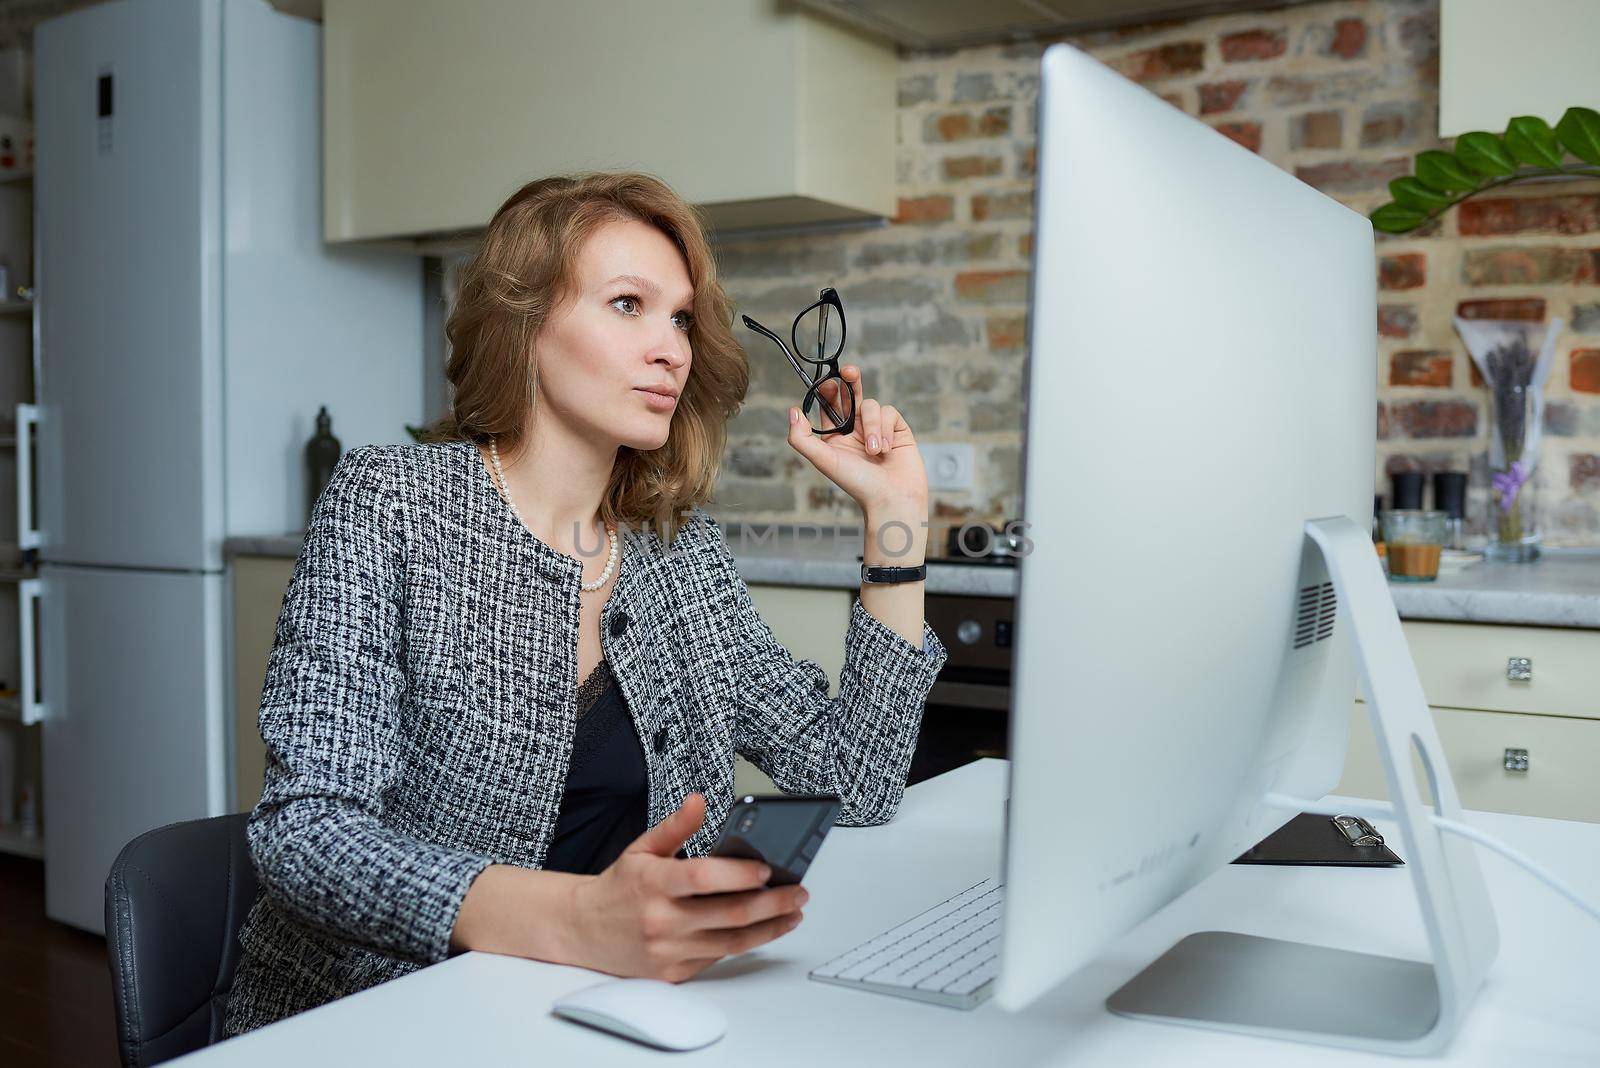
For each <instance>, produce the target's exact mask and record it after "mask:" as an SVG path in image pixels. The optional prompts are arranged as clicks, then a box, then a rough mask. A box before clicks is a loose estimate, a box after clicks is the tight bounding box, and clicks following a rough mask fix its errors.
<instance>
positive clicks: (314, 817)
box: [226, 174, 946, 1034]
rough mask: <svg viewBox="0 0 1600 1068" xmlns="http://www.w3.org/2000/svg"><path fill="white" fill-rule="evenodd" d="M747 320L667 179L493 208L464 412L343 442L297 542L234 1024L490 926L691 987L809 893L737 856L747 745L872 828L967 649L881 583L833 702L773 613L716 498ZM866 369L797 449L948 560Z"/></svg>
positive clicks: (496, 938)
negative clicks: (726, 534) (738, 323)
mask: <svg viewBox="0 0 1600 1068" xmlns="http://www.w3.org/2000/svg"><path fill="white" fill-rule="evenodd" d="M730 319H731V310H730V305H729V302H728V299H727V297H726V296H725V294H724V293H723V291H722V289H721V287H720V286H719V285H718V283H717V280H716V272H715V266H714V263H713V261H712V258H711V254H710V252H709V249H708V247H707V244H706V240H705V238H704V236H703V234H702V233H701V230H700V227H699V224H698V222H697V220H696V217H695V215H694V213H693V211H692V210H691V209H690V208H689V207H688V206H687V205H686V204H685V203H684V202H683V201H682V200H681V199H680V198H679V197H678V196H677V195H676V194H675V193H673V192H672V191H671V190H670V189H669V188H668V187H667V186H665V185H664V184H663V183H661V182H660V181H658V180H656V179H654V178H651V177H649V176H645V175H637V174H591V175H585V176H581V177H576V178H573V177H558V178H549V179H544V180H541V181H536V182H532V183H530V184H528V185H527V186H525V187H523V188H522V189H521V190H519V191H518V192H517V193H516V194H515V195H513V196H512V197H511V198H510V199H509V200H507V201H506V203H505V204H504V205H502V207H501V208H500V210H499V211H498V212H496V214H495V217H494V219H493V220H492V221H491V222H490V224H489V228H488V231H487V233H486V235H485V237H484V239H483V242H482V245H481V247H480V248H479V250H478V252H477V254H476V256H475V257H474V259H473V260H472V261H471V263H470V264H469V265H468V266H467V267H466V268H465V270H464V273H463V281H462V286H461V291H460V296H459V298H458V302H457V306H456V308H455V310H454V311H453V313H452V314H451V316H450V321H449V324H448V334H449V338H450V342H451V357H450V362H449V366H448V368H447V375H448V377H449V379H450V381H451V383H452V385H453V386H454V399H453V406H452V413H451V415H450V416H449V417H447V418H446V419H444V420H442V421H441V423H440V424H439V425H438V426H437V427H435V428H434V433H433V435H432V438H433V440H432V441H430V442H429V443H427V444H421V445H407V446H369V447H366V448H360V449H355V450H353V451H352V452H350V453H349V454H347V455H346V456H344V457H343V458H342V459H341V460H340V462H339V464H338V466H337V468H336V469H335V471H334V474H333V477H332V479H331V480H330V482H329V483H328V486H327V488H326V489H325V490H324V492H323V494H322V496H321V498H320V499H319V501H318V502H317V506H316V509H315V513H314V515H313V517H312V521H311V524H310V529H309V530H308V531H307V533H306V538H305V542H304V545H303V547H302V548H301V551H300V556H299V559H298V560H297V561H296V564H295V570H294V577H293V579H292V580H291V582H290V585H289V589H288V592H287V594H286V595H285V598H284V604H283V609H282V613H281V615H280V616H279V619H278V627H277V634H276V639H275V641H274V644H273V648H272V652H271V655H270V657H269V659H268V664H267V674H266V681H265V685H264V688H263V693H262V699H261V711H260V726H261V735H262V738H263V739H264V740H265V741H266V744H267V751H268V758H267V769H266V775H265V781H264V786H263V790H262V795H261V800H260V802H259V804H257V806H256V808H255V811H254V812H253V813H252V815H251V819H250V823H249V839H250V849H251V855H252V857H253V858H254V861H255V864H256V867H257V869H258V872H259V875H260V880H261V885H262V888H263V892H262V893H261V895H260V897H259V899H258V900H257V902H256V904H255V906H254V908H253V909H252V910H251V913H250V915H249V917H248V919H247V920H246V923H245V926H244V928H243V929H242V931H241V933H240V942H241V945H242V946H243V954H242V957H241V960H240V964H239V969H238V973H237V976H236V978H235V981H234V985H233V989H232V993H231V995H230V998H229V1005H228V1014H227V1024H226V1026H227V1030H228V1032H229V1033H231V1034H237V1033H239V1032H242V1031H246V1030H249V1029H251V1028H254V1027H258V1026H261V1025H262V1024H266V1023H269V1022H271V1021H273V1020H276V1019H279V1018H281V1017H283V1016H286V1015H289V1014H291V1013H295V1012H299V1011H302V1010H304V1009H308V1008H311V1007H313V1006H315V1005H318V1004H321V1003H323V1002H326V1001H329V1000H331V999H333V998H336V997H340V996H343V995H345V994H349V993H353V992H355V991H357V990H360V989H362V988H364V987H368V986H371V985H373V984H375V983H379V982H383V981H385V980H388V979H392V978H395V977H396V976H399V975H402V974H404V973H406V972H408V971H410V970H412V969H414V968H416V967H418V966H420V965H425V964H429V963H433V962H436V961H439V960H442V959H444V958H445V957H446V956H448V955H449V954H451V953H453V952H459V951H462V950H467V949H480V950H488V951H491V952H495V953H502V954H513V955H518V956H524V957H530V958H535V959H539V960H546V961H555V962H560V963H568V964H576V965H580V966H583V967H588V968H593V969H596V970H599V971H603V972H607V973H610V974H613V975H621V976H652V977H657V978H664V979H668V980H671V981H680V980H683V979H686V978H688V977H689V976H692V975H694V974H696V973H697V972H699V971H700V970H702V969H704V968H705V967H707V966H709V965H710V964H712V963H714V962H715V961H717V960H718V959H720V958H721V957H723V956H726V955H728V954H733V953H740V952H743V951H745V950H748V949H751V948H753V947H755V946H758V945H761V944H763V943H766V942H768V941H771V940H772V939H774V938H777V937H778V936H780V935H782V934H783V933H784V932H786V931H788V930H790V929H792V928H793V927H794V926H795V925H796V924H797V923H798V922H799V920H800V914H801V913H800V910H801V907H802V905H803V904H804V903H805V899H806V894H805V891H803V890H800V889H799V888H798V887H778V888H771V889H763V887H764V884H765V881H766V879H767V877H768V874H769V873H768V872H767V871H766V870H765V868H764V866H763V865H761V864H760V863H759V862H756V861H751V860H735V859H730V858H719V857H710V856H707V855H706V854H707V853H708V851H709V849H710V847H711V845H712V844H713V842H714V840H715V836H716V833H717V830H718V829H719V827H720V826H721V823H722V820H723V817H724V816H725V814H726V813H727V811H728V809H729V808H730V806H731V804H732V801H733V766H734V754H735V753H736V752H737V753H741V754H743V755H744V756H746V757H747V758H748V759H750V760H751V761H753V762H754V763H755V764H756V765H757V766H758V767H760V768H761V769H762V770H763V771H765V772H766V773H767V774H768V775H770V776H771V777H772V779H773V780H774V781H775V782H776V784H777V785H778V787H779V788H781V789H783V790H785V791H788V792H794V793H827V794H836V795H838V796H839V797H840V799H841V801H842V808H841V814H840V818H839V823H841V824H845V825H852V824H853V825H868V824H876V823H882V822H885V821H887V820H888V819H890V818H891V817H892V816H893V814H894V812H895V810H896V808H897V806H898V805H899V802H900V799H901V796H902V794H903V791H904V784H905V777H906V771H907V769H908V767H909V765H910V761H911V756H912V750H913V748H914V747H915V743H916V737H917V730H918V727H919V725H920V722H921V713H922V706H923V702H924V700H925V698H926V696H927V692H928V689H929V687H930V686H931V685H932V683H933V680H934V678H935V676H936V675H937V674H938V671H939V668H940V667H941V666H942V665H943V663H944V660H945V656H946V653H945V650H944V648H943V646H942V645H941V644H940V643H939V639H938V638H937V637H936V636H935V635H934V633H933V631H932V629H931V628H929V627H928V626H927V624H926V623H925V622H924V621H923V615H922V612H923V605H922V583H920V582H910V583H903V584H898V585H888V586H877V585H871V586H869V587H867V588H865V589H863V591H862V594H861V597H860V598H859V599H858V600H857V601H856V602H855V604H854V605H853V607H852V610H851V616H850V621H849V625H848V630H847V633H846V636H845V654H846V662H845V665H844V668H843V671H842V673H841V678H840V691H839V696H838V697H837V698H836V699H830V698H829V696H828V681H829V680H828V678H827V675H826V674H825V673H824V671H823V670H822V669H821V668H820V667H819V666H818V665H817V664H816V663H815V662H814V661H810V660H800V661H795V660H793V659H791V658H790V656H789V655H788V653H787V652H786V651H785V650H784V648H783V647H782V646H781V645H780V644H779V643H778V642H777V641H776V640H775V639H774V637H773V635H772V632H771V631H770V630H769V629H768V628H767V626H766V625H765V623H763V622H762V619H761V617H760V616H759V615H758V614H757V613H756V611H755V609H754V606H753V605H752V603H751V600H750V595H749V591H748V589H747V588H746V587H745V585H744V583H743V582H742V580H741V579H740V577H739V574H738V572H737V570H736V569H735V566H734V561H733V558H732V556H731V554H730V553H729V551H728V549H727V547H726V545H725V544H724V542H723V540H722V537H721V534H720V531H719V530H718V527H717V526H716V524H715V523H714V522H713V521H712V519H711V518H710V516H709V515H707V514H706V513H705V512H704V511H703V510H702V509H700V508H699V507H698V505H699V504H700V503H702V502H704V501H706V500H708V499H709V497H710V492H711V489H712V488H713V486H714V483H715V480H716V471H717V465H718V461H719V459H720V456H721V453H722V449H723V444H724V440H725V437H724V431H725V424H726V422H727V420H728V419H729V417H730V416H732V415H733V413H734V412H735V411H736V410H737V408H738V405H739V404H740V402H741V401H742V400H743V397H744V393H745V389H746V385H747V382H748V374H749V373H748V366H747V364H746V362H745V357H744V354H743V352H742V351H741V350H740V348H739V346H738V344H737V343H736V342H735V341H734V339H733V336H732V333H731V328H730V327H731V324H730ZM841 371H842V373H843V375H844V378H845V380H846V382H847V383H848V385H849V388H851V389H853V390H855V391H856V399H857V409H858V422H859V424H860V425H859V427H858V428H857V429H856V430H855V431H854V432H853V433H851V434H849V435H845V434H835V435H829V436H814V435H813V434H812V432H811V430H810V427H809V425H808V424H807V423H806V422H805V421H804V420H800V421H796V419H797V417H798V415H799V410H798V409H791V412H790V415H791V423H790V430H789V443H790V445H791V446H793V447H794V449H795V450H796V451H798V452H799V453H800V454H801V455H802V456H804V457H805V458H806V459H807V460H809V461H810V462H811V463H812V464H814V465H815V466H816V467H817V469H818V470H819V471H821V472H822V473H823V474H824V475H825V476H827V477H828V478H829V479H831V480H832V481H833V482H834V483H836V484H837V485H838V486H839V487H840V488H841V489H842V490H844V491H845V492H846V493H848V494H849V495H850V496H851V497H852V498H853V499H854V500H855V501H856V502H857V503H858V504H860V505H861V507H862V509H863V511H864V513H865V517H866V527H867V533H868V537H867V538H866V546H865V556H866V559H867V562H868V563H883V564H892V565H916V564H920V563H922V561H923V549H924V544H925V534H926V531H925V528H924V526H923V524H924V522H925V521H926V518H927V479H926V476H925V474H924V472H923V468H922V463H921V460H920V457H919V454H918V451H917V448H916V444H915V442H914V440H913V439H912V436H911V430H910V428H909V427H907V426H906V424H905V421H904V420H903V419H902V418H901V417H900V415H899V413H898V412H896V411H895V410H894V408H893V407H891V406H889V405H887V404H879V403H878V402H877V401H875V400H871V399H866V398H863V397H862V396H861V388H862V385H861V375H860V372H859V370H858V369H857V368H854V367H843V368H841ZM830 399H832V400H834V401H842V400H843V399H844V398H843V397H842V395H841V394H840V393H838V392H837V391H835V392H834V393H833V395H832V396H831V398H830ZM623 524H629V525H637V526H639V527H641V528H645V527H648V526H652V525H653V526H656V527H659V528H660V531H661V533H656V532H654V531H649V532H646V533H644V534H642V535H641V536H639V537H634V536H632V535H631V534H630V536H629V537H627V538H623V537H622V536H621V534H620V532H619V531H618V530H617V528H618V526H620V525H623ZM880 532H884V533H886V534H887V533H892V534H894V535H896V537H894V538H893V539H892V540H891V538H890V537H887V536H886V537H884V538H883V539H881V542H882V543H881V544H880V539H879V538H878V536H877V535H878V533H880ZM907 535H909V536H910V537H909V544H907ZM889 550H895V551H892V552H891V551H889ZM579 680H583V681H582V683H581V684H580V681H579ZM680 851H681V854H682V856H679V855H678V854H679V853H680Z"/></svg>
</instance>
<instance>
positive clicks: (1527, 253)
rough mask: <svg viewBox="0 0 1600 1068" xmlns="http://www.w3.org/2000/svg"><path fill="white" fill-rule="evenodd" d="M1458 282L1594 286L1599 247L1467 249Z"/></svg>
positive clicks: (1597, 276) (1598, 278)
mask: <svg viewBox="0 0 1600 1068" xmlns="http://www.w3.org/2000/svg"><path fill="white" fill-rule="evenodd" d="M1461 280H1462V281H1463V282H1465V283H1467V284H1468V285H1472V286H1506V285H1548V284H1561V283H1566V284H1568V285H1593V284H1595V283H1596V282H1600V248H1559V247H1554V246H1549V245H1542V246H1534V247H1513V246H1506V247H1501V248H1485V249H1468V250H1467V252H1466V255H1464V256H1463V257H1462V258H1461Z"/></svg>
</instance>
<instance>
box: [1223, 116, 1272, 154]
mask: <svg viewBox="0 0 1600 1068" xmlns="http://www.w3.org/2000/svg"><path fill="white" fill-rule="evenodd" d="M1212 129H1214V130H1216V131H1217V132H1218V133H1219V134H1221V135H1222V136H1224V137H1226V138H1228V139H1229V140H1230V141H1233V142H1235V143H1236V144H1240V145H1243V146H1244V147H1245V148H1248V149H1249V150H1250V151H1252V152H1260V151H1261V124H1260V123H1259V122H1221V123H1217V124H1216V125H1215V126H1213V127H1212Z"/></svg>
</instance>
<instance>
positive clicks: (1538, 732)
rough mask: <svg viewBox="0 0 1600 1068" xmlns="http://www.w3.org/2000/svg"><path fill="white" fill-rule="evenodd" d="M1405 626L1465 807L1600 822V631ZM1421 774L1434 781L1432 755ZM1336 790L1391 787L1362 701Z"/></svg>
mask: <svg viewBox="0 0 1600 1068" xmlns="http://www.w3.org/2000/svg"><path fill="white" fill-rule="evenodd" d="M1404 630H1405V635H1406V643H1407V645H1408V646H1409V647H1410V650H1411V656H1412V659H1413V661H1414V662H1415V663H1416V665H1417V675H1418V677H1419V678H1420V680H1421V682H1422V691H1423V693H1424V695H1425V696H1426V697H1427V699H1428V703H1429V705H1430V706H1431V707H1432V709H1433V719H1434V723H1435V725H1436V726H1437V728H1438V731H1439V741H1440V744H1441V745H1442V746H1443V747H1444V751H1445V757H1446V759H1447V760H1448V761H1449V763H1450V774H1451V777H1452V778H1453V779H1454V780H1455V784H1456V792H1457V793H1458V795H1459V796H1460V798H1461V803H1462V805H1463V806H1464V807H1466V808H1476V809H1486V810H1489V811H1494V812H1511V813H1516V814H1519V815H1527V816H1551V817H1555V818H1558V819H1577V820H1588V821H1590V822H1600V776H1597V774H1596V769H1597V768H1600V631H1596V630H1585V629H1577V628H1559V627H1524V626H1501V625H1489V624H1475V623H1441V622H1431V621H1420V620H1408V621H1406V622H1405V623H1404ZM1524 660H1525V661H1527V664H1526V665H1524V664H1522V663H1521V661H1524ZM1524 675H1527V676H1528V677H1526V678H1524V677H1522V676H1524ZM1418 775H1419V781H1421V782H1424V783H1425V782H1426V778H1425V777H1421V769H1420V763H1419V764H1418ZM1335 792H1337V793H1341V794H1348V795H1352V796H1357V797H1379V798H1383V797H1387V796H1388V787H1387V784H1386V783H1385V782H1384V777H1383V768H1382V765H1381V764H1380V762H1379V759H1378V753H1377V746H1376V740H1375V739H1374V737H1373V734H1372V726H1371V723H1370V720H1369V716H1368V709H1367V706H1366V704H1365V703H1364V702H1362V701H1361V700H1359V699H1358V700H1357V701H1356V703H1355V714H1354V715H1353V716H1352V717H1351V721H1350V748H1349V751H1348V753H1347V755H1346V757H1345V770H1344V778H1343V779H1342V780H1340V782H1339V785H1338V787H1336V791H1335Z"/></svg>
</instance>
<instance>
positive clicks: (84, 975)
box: [0, 855, 118, 1068]
mask: <svg viewBox="0 0 1600 1068" xmlns="http://www.w3.org/2000/svg"><path fill="white" fill-rule="evenodd" d="M117 1063H118V1059H117V1027H116V1019H115V1017H114V1016H113V1015H112V1007H111V973H110V972H109V971H108V970H107V967H106V943H105V939H103V938H100V937H97V936H95V935H91V934H87V933H85V932H83V931H80V930H78V929H77V928H75V927H68V926H67V925H65V924H60V923H56V922H55V921H53V920H48V919H46V918H45V915H44V864H43V863H42V862H40V861H37V860H25V859H23V858H21V857H13V856H6V855H0V1065H4V1066H5V1068H34V1066H35V1065H50V1066H52V1068H54V1066H56V1065H62V1066H65V1065H72V1066H77V1065H83V1066H85V1068H95V1066H98V1065H107V1066H115V1065H116V1064H117Z"/></svg>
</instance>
